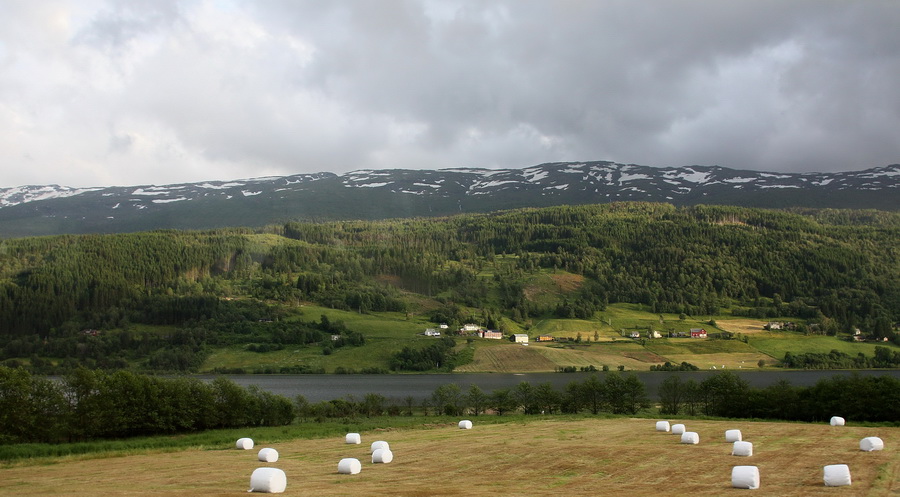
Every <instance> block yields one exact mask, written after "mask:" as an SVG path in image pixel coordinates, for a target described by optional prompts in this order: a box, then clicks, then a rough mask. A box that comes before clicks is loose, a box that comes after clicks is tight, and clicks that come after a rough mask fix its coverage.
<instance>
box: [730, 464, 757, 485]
mask: <svg viewBox="0 0 900 497" xmlns="http://www.w3.org/2000/svg"><path fill="white" fill-rule="evenodd" d="M731 486H732V487H734V488H749V489H751V490H753V489H757V488H759V468H758V467H756V466H735V467H733V468H731Z"/></svg>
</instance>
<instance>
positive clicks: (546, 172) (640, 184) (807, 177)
mask: <svg viewBox="0 0 900 497" xmlns="http://www.w3.org/2000/svg"><path fill="white" fill-rule="evenodd" d="M898 191H900V165H897V164H895V165H891V166H887V167H881V168H873V169H868V170H864V171H852V172H840V173H803V174H786V173H770V172H759V171H744V170H735V169H728V168H724V167H718V166H687V167H677V168H676V167H669V168H656V167H647V166H639V165H626V164H618V163H613V162H579V163H574V162H564V163H549V164H541V165H537V166H532V167H527V168H524V169H441V170H401V169H397V170H360V171H353V172H350V173H346V174H343V175H337V174H333V173H324V172H323V173H316V174H300V175H293V176H284V177H269V178H256V179H248V180H240V181H207V182H202V183H186V184H178V185H165V186H148V185H145V186H133V187H107V188H103V187H101V188H84V189H74V188H68V187H60V186H56V185H50V186H24V187H13V188H0V236H5V237H16V236H36V235H50V234H59V233H109V232H130V231H141V230H151V229H167V228H178V229H202V228H216V227H227V226H261V225H265V224H270V223H275V222H282V221H286V220H295V219H306V220H310V219H323V220H324V219H383V218H394V217H411V216H438V215H448V214H454V213H461V212H488V211H493V210H499V209H509V208H518V207H544V206H551V205H564V204H587V203H606V202H612V201H649V202H668V203H672V204H675V205H694V204H729V205H741V206H752V207H773V208H783V207H820V208H822V207H830V208H857V209H859V208H872V209H882V210H900V195H898V194H897V193H898Z"/></svg>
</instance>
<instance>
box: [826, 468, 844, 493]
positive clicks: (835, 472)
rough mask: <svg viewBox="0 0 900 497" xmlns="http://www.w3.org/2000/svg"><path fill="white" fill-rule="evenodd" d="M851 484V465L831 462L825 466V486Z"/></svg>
mask: <svg viewBox="0 0 900 497" xmlns="http://www.w3.org/2000/svg"><path fill="white" fill-rule="evenodd" d="M849 484H850V466H847V465H846V464H831V465H828V466H825V486H826V487H843V486H847V485H849Z"/></svg>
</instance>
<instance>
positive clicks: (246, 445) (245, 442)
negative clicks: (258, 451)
mask: <svg viewBox="0 0 900 497" xmlns="http://www.w3.org/2000/svg"><path fill="white" fill-rule="evenodd" d="M235 446H236V447H237V448H238V449H241V450H250V449H252V448H253V439H251V438H239V439H238V441H237V443H236V444H235Z"/></svg>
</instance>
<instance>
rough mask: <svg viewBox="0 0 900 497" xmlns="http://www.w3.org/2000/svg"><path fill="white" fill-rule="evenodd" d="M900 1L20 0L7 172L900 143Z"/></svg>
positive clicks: (3, 111)
mask: <svg viewBox="0 0 900 497" xmlns="http://www.w3.org/2000/svg"><path fill="white" fill-rule="evenodd" d="M898 26H900V2H898V1H896V0H858V1H846V0H790V1H785V0H729V1H724V0H641V1H632V0H585V1H579V0H491V1H486V0H485V1H478V0H346V1H345V0H328V1H322V0H310V1H303V0H268V1H263V0H259V1H242V0H184V1H179V0H127V1H119V0H41V1H39V2H35V1H32V0H0V186H7V187H8V186H22V185H45V184H58V185H64V186H72V187H89V186H114V185H122V186H130V185H149V184H155V185H165V184H174V183H185V182H195V181H204V180H231V179H241V178H253V177H261V176H282V175H292V174H300V173H308V172H321V171H330V172H335V173H343V172H348V171H353V170H360V169H393V168H400V169H440V168H455V167H478V168H524V167H528V166H531V165H535V164H540V163H544V162H558V161H591V160H610V161H615V162H622V163H633V164H641V165H646V166H658V167H670V166H687V165H707V166H712V165H719V166H723V167H729V168H733V169H751V170H764V171H778V172H813V171H817V172H833V171H851V170H860V169H867V168H871V167H881V166H886V165H890V164H896V163H898V162H900V90H898V88H900V86H898V85H900V83H898V82H900V29H898Z"/></svg>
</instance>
